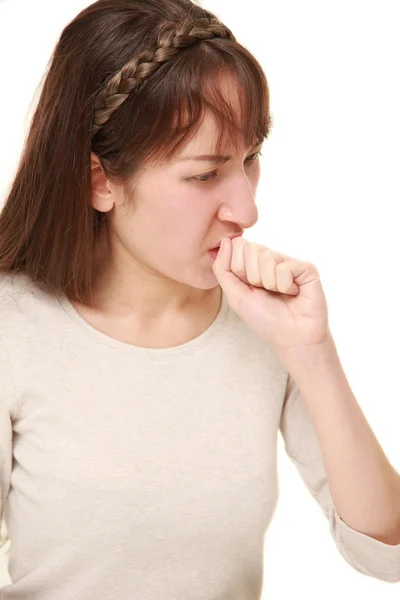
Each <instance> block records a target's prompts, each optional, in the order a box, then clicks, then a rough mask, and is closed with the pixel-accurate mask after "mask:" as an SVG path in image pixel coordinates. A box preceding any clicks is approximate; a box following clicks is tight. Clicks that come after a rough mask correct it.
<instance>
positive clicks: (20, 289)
mask: <svg viewBox="0 0 400 600" xmlns="http://www.w3.org/2000/svg"><path fill="white" fill-rule="evenodd" d="M0 333H1V337H0V341H1V344H0V382H1V388H0V389H1V392H0V452H1V456H0V492H1V494H0V514H1V515H2V517H3V519H4V521H3V537H4V541H7V542H8V546H9V548H10V552H9V554H8V553H7V556H8V569H9V574H10V578H11V580H12V582H13V583H12V584H11V585H6V586H4V587H3V588H2V589H1V590H0V598H1V600H17V599H18V600H21V599H24V600H94V599H96V600H97V599H99V600H257V599H259V598H260V596H261V591H262V581H263V545H264V536H265V533H266V531H267V529H268V526H269V523H270V521H271V518H272V516H273V513H274V510H275V507H276V504H277V500H278V474H277V436H278V433H279V431H280V432H281V434H282V436H283V439H284V443H285V448H286V451H287V453H288V455H289V456H290V458H291V459H292V460H293V462H294V464H295V466H296V467H297V469H298V470H299V473H300V475H301V477H302V479H303V481H304V483H305V485H306V486H307V488H308V490H309V491H310V494H311V495H312V497H313V498H314V499H315V500H316V502H317V503H318V505H319V506H320V508H321V510H322V511H323V513H324V515H325V516H326V518H327V523H328V524H329V531H330V534H331V535H332V536H333V539H334V541H335V543H336V545H337V548H338V551H339V552H340V553H341V555H342V556H343V557H344V559H345V560H346V561H347V562H348V563H349V564H350V565H351V566H352V567H354V568H355V569H356V570H357V571H360V572H361V573H364V574H366V575H368V576H371V577H375V578H377V579H380V580H382V581H387V582H398V581H400V545H398V546H389V545H386V544H384V543H382V542H379V541H377V540H375V539H373V538H370V537H368V536H366V535H364V534H362V533H359V532H357V531H355V530H353V529H352V528H350V527H349V526H348V525H347V524H346V523H345V522H344V521H342V519H341V518H340V517H339V515H338V514H337V512H336V509H335V507H334V505H333V502H332V498H331V496H330V492H329V488H328V485H327V479H326V473H325V469H324V463H323V459H322V455H321V451H320V447H319V445H318V439H317V436H316V433H315V430H314V428H313V425H312V423H311V421H310V419H309V416H308V412H307V410H306V408H305V406H304V403H303V401H302V398H301V395H300V393H299V391H298V389H297V387H296V385H295V383H294V381H293V379H292V378H291V377H290V375H289V374H288V372H287V370H285V368H284V367H283V365H282V364H281V363H280V362H279V360H278V359H277V357H276V355H275V353H274V352H273V350H272V349H271V348H270V347H269V346H268V345H267V344H266V343H264V342H262V341H261V340H260V339H258V338H257V337H256V336H255V334H254V333H252V332H251V331H250V330H249V329H248V327H247V326H246V325H245V324H244V322H243V321H242V320H241V319H240V318H239V317H238V316H237V315H236V314H235V313H234V312H233V311H232V310H231V309H230V308H229V306H228V305H227V302H226V298H225V296H223V298H222V305H221V309H220V312H219V314H218V316H217V317H216V319H215V320H214V322H213V323H212V325H211V326H210V327H209V328H208V329H207V330H206V331H205V332H203V333H202V334H201V335H200V336H199V337H197V338H195V339H193V340H191V341H189V342H188V343H185V344H182V345H180V346H175V347H173V348H166V349H148V348H142V347H138V346H132V345H130V344H127V343H124V342H121V341H118V340H116V339H113V338H111V337H109V336H107V335H105V334H103V333H101V332H100V331H98V330H97V329H95V328H94V327H92V326H91V325H89V324H88V323H87V322H86V321H85V320H84V319H83V318H82V317H81V316H80V315H79V314H78V313H77V311H76V310H75V309H74V307H73V306H72V304H70V302H69V301H68V300H67V299H66V298H65V297H64V296H58V297H55V296H52V295H50V294H49V293H46V291H45V289H44V288H43V287H42V286H41V285H39V284H38V283H32V282H30V280H28V278H27V277H26V276H25V275H4V274H3V275H1V276H0ZM294 502H295V501H294ZM327 531H328V528H327ZM3 550H4V549H3Z"/></svg>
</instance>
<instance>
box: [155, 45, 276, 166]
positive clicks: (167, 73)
mask: <svg viewBox="0 0 400 600" xmlns="http://www.w3.org/2000/svg"><path fill="white" fill-rule="evenodd" d="M166 67H167V68H166V69H163V68H161V69H160V71H161V73H158V75H160V79H159V80H158V81H156V82H155V83H154V89H153V90H151V93H149V90H147V94H146V96H147V97H148V98H149V97H155V98H158V107H157V112H155V113H154V114H157V117H158V118H156V119H155V123H154V128H155V130H156V131H157V140H156V141H154V142H155V143H153V145H152V147H151V148H149V152H148V154H147V158H146V162H149V163H153V164H157V163H160V162H167V161H170V160H172V159H174V158H176V157H177V156H178V155H179V154H180V153H181V151H182V149H183V147H184V146H185V145H186V144H187V143H188V142H189V141H190V140H191V139H192V138H193V137H194V136H195V135H196V134H197V132H198V131H199V129H200V127H201V125H202V123H203V120H204V118H205V116H206V113H207V112H208V111H209V112H210V113H211V114H212V115H213V117H214V119H215V125H216V142H215V147H214V148H213V149H210V150H211V151H212V152H215V153H216V154H228V153H230V152H234V153H235V152H237V151H238V150H239V149H240V147H241V146H243V145H244V146H245V147H246V149H247V148H250V149H252V148H254V147H255V146H256V145H258V144H261V143H262V142H263V141H264V140H265V139H266V138H267V137H268V135H269V133H270V130H271V127H272V120H271V116H270V110H269V89H268V84H267V80H266V77H265V75H264V72H263V70H262V68H261V66H260V65H259V63H258V62H257V60H256V59H255V58H254V57H253V56H252V55H251V54H250V53H249V52H248V51H247V50H246V49H245V48H243V47H242V46H240V45H239V44H238V43H237V42H230V41H227V40H221V39H218V38H216V39H214V40H213V41H212V45H211V44H210V45H207V44H201V45H199V46H197V47H192V48H190V49H188V51H183V52H182V53H181V54H180V56H179V57H177V59H176V60H175V61H172V64H168V65H167V66H166ZM163 78H166V79H169V81H171V80H172V81H174V83H175V85H174V86H170V85H169V86H168V87H167V86H163V81H165V79H163Z"/></svg>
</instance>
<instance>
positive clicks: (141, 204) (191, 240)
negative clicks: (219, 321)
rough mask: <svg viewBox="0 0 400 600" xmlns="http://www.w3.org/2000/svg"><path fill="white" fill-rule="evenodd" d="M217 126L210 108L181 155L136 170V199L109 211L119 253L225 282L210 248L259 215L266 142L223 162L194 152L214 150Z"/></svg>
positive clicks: (179, 275)
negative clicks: (261, 153) (258, 195)
mask: <svg viewBox="0 0 400 600" xmlns="http://www.w3.org/2000/svg"><path fill="white" fill-rule="evenodd" d="M214 133H215V125H214V121H213V117H211V115H210V114H209V115H207V116H206V117H205V119H204V121H203V124H202V127H201V129H200V130H199V132H198V133H197V135H196V136H195V137H194V138H193V139H192V140H191V141H190V142H189V143H188V144H187V145H186V147H185V148H184V150H183V151H182V152H181V154H180V155H179V156H177V157H176V158H174V159H173V160H172V161H170V162H169V163H167V164H163V165H162V166H161V165H160V166H154V167H148V168H145V169H144V170H142V172H141V173H140V174H139V175H138V176H137V177H135V181H134V186H135V191H134V199H133V206H132V207H128V208H127V207H126V206H124V204H123V203H124V198H122V196H120V197H119V199H118V198H117V199H116V202H115V207H114V209H113V210H112V211H111V212H110V214H109V215H108V228H109V234H108V235H109V240H110V242H111V248H112V254H113V258H114V259H117V258H118V259H119V260H124V261H125V262H126V263H129V265H130V269H132V267H133V266H135V270H136V267H137V270H138V272H139V271H140V272H145V273H147V274H148V275H153V276H156V277H161V278H168V279H170V280H172V281H175V282H180V283H181V284H184V285H187V286H191V287H194V288H199V289H210V288H214V287H216V286H217V285H218V282H217V280H216V278H215V275H214V272H213V270H212V263H213V259H212V257H211V256H210V255H209V253H208V250H210V249H211V248H214V247H215V246H217V245H218V244H219V242H220V240H221V238H222V237H223V236H225V235H231V236H232V235H240V234H242V233H243V231H244V229H246V228H249V227H252V226H253V225H254V224H255V223H256V222H257V219H258V210H257V206H256V203H255V196H256V191H257V186H258V182H259V178H260V163H259V155H258V152H259V151H260V150H261V145H259V146H257V147H255V148H243V149H242V150H241V152H240V153H238V154H237V155H236V156H232V157H231V158H229V159H228V160H218V161H216V162H215V163H213V162H212V160H211V159H209V160H201V159H199V158H194V157H196V156H198V155H207V154H212V151H213V146H214V143H215V139H214ZM118 193H119V194H120V193H121V192H118Z"/></svg>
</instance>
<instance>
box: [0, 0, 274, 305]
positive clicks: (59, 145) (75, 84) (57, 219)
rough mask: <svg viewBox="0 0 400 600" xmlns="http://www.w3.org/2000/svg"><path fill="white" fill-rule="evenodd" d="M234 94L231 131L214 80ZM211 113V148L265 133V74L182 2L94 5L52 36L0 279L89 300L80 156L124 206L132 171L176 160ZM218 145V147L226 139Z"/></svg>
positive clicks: (206, 17) (98, 218)
mask: <svg viewBox="0 0 400 600" xmlns="http://www.w3.org/2000/svg"><path fill="white" fill-rule="evenodd" d="M225 74H226V75H228V76H230V81H232V85H235V89H238V90H240V101H241V111H242V114H241V115H240V122H241V123H244V124H245V126H244V128H240V127H239V124H238V119H237V117H238V116H239V115H236V114H235V113H234V111H233V109H232V107H231V106H230V105H229V103H227V102H226V100H225V99H224V96H223V95H222V92H221V86H220V79H219V78H220V76H221V75H225ZM207 109H209V110H211V111H212V112H213V114H214V115H215V117H216V122H217V129H218V139H217V144H216V148H215V150H216V152H218V153H219V152H220V151H222V149H224V148H227V147H234V148H236V141H237V138H238V137H239V136H238V133H239V134H240V135H241V136H244V137H243V138H241V139H244V141H245V142H246V143H247V145H248V146H247V147H253V145H254V144H255V143H257V142H262V141H263V140H264V139H265V138H266V137H268V134H269V131H270V128H271V117H270V111H269V90H268V85H267V80H266V77H265V75H264V73H263V70H262V68H261V66H260V64H259V63H258V61H257V60H256V59H255V58H254V57H253V55H252V54H251V53H250V52H249V51H248V50H247V49H246V48H244V47H243V46H242V45H241V44H239V43H238V42H237V41H236V38H235V37H234V35H233V33H232V32H231V31H230V30H229V29H228V28H227V27H226V26H225V25H224V24H223V23H221V21H220V20H219V19H218V18H217V17H216V16H215V15H214V14H212V13H211V12H209V11H208V10H205V9H204V8H202V7H200V6H198V5H197V4H194V3H193V2H192V1H191V0H151V2H150V1H149V0H99V1H98V2H95V3H94V4H91V5H90V6H88V7H87V8H86V9H84V10H83V11H82V12H81V13H80V14H78V15H77V16H76V17H75V19H74V20H73V21H72V22H70V23H69V24H68V25H67V26H66V27H65V28H64V30H63V31H62V33H61V36H60V39H59V40H58V43H57V45H56V47H55V49H54V51H53V54H52V56H51V57H50V60H49V63H48V66H47V69H46V73H45V74H44V82H43V88H42V90H41V94H40V97H39V100H38V104H37V106H36V108H35V112H34V114H33V117H32V121H31V125H30V128H29V131H28V134H27V137H26V140H25V144H24V148H23V151H22V154H21V157H20V161H19V165H18V168H17V172H16V174H15V176H14V179H13V181H12V183H11V187H10V190H9V192H8V196H7V197H6V201H5V204H4V206H3V208H2V211H1V213H0V274H1V273H11V272H20V273H21V272H24V273H25V274H27V275H28V276H29V277H30V278H31V279H32V280H34V281H40V282H42V283H44V284H45V285H46V286H49V287H51V288H52V289H53V290H54V291H55V292H61V293H63V294H65V295H66V296H67V297H68V298H69V299H70V300H77V301H80V302H83V303H90V301H91V299H92V292H93V279H94V266H95V264H94V263H95V260H94V258H95V252H94V247H95V242H96V240H97V238H98V236H99V235H100V234H101V232H102V231H103V227H104V226H105V225H106V223H107V222H106V221H105V213H101V212H99V211H97V210H96V209H95V208H93V207H92V204H91V202H92V186H91V152H94V153H95V154H96V155H97V156H98V158H99V160H100V163H101V166H102V168H103V170H104V173H105V175H106V177H107V178H108V179H109V181H111V182H112V183H114V184H117V185H121V186H122V189H123V191H124V193H125V197H126V199H127V203H128V205H130V203H132V201H133V190H134V175H135V173H136V172H137V171H138V169H140V168H142V167H143V166H144V165H149V164H157V163H159V162H164V161H168V160H170V159H171V158H173V157H174V156H176V155H177V154H178V153H179V152H180V151H181V149H182V148H183V146H184V145H185V144H186V143H187V141H188V140H189V139H191V138H192V136H193V135H195V134H196V132H197V131H198V129H199V127H200V125H201V123H202V118H203V117H204V111H205V110H207ZM226 144H228V146H226Z"/></svg>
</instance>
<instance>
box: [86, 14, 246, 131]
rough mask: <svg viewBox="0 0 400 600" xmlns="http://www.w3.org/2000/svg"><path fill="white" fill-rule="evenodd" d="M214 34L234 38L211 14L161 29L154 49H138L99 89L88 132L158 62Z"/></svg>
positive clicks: (102, 119)
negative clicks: (171, 27) (137, 53)
mask: <svg viewBox="0 0 400 600" xmlns="http://www.w3.org/2000/svg"><path fill="white" fill-rule="evenodd" d="M216 37H220V38H229V39H231V40H235V36H234V35H233V33H232V32H231V30H230V29H228V27H226V26H225V25H223V24H222V23H221V21H219V20H218V19H217V18H215V17H214V18H208V17H201V18H200V19H196V20H195V21H194V20H193V19H186V20H185V21H184V22H183V23H182V24H181V25H180V26H179V27H177V28H175V27H174V28H173V29H168V30H165V31H164V32H162V33H161V34H160V35H159V38H158V44H157V48H156V49H155V50H150V49H145V50H142V52H140V53H139V55H138V56H136V57H135V58H133V59H132V60H130V61H129V62H128V63H126V65H124V66H123V67H122V69H121V70H120V71H119V72H118V73H117V74H116V75H114V76H113V77H112V79H111V80H110V81H109V82H108V83H107V85H106V87H105V88H104V89H103V90H101V92H100V93H99V95H98V97H97V99H96V102H95V111H94V116H93V127H92V135H93V136H94V135H95V134H96V133H97V131H98V130H99V129H100V128H101V127H102V125H104V123H105V122H106V121H108V119H109V118H110V117H111V115H112V113H113V112H114V111H115V110H117V108H119V106H121V104H122V103H123V102H124V100H126V98H127V97H128V96H129V94H130V93H131V92H132V91H133V90H135V89H136V88H137V87H138V86H139V85H140V84H141V83H142V82H143V81H144V79H146V77H148V76H149V75H152V74H153V73H154V71H156V70H157V69H158V67H159V66H160V65H161V64H163V63H165V62H167V61H168V60H169V59H171V58H173V57H174V56H176V55H177V54H178V52H179V51H180V50H182V49H184V48H188V47H189V46H193V45H194V44H196V43H198V42H202V41H204V40H211V39H212V38H216Z"/></svg>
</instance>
